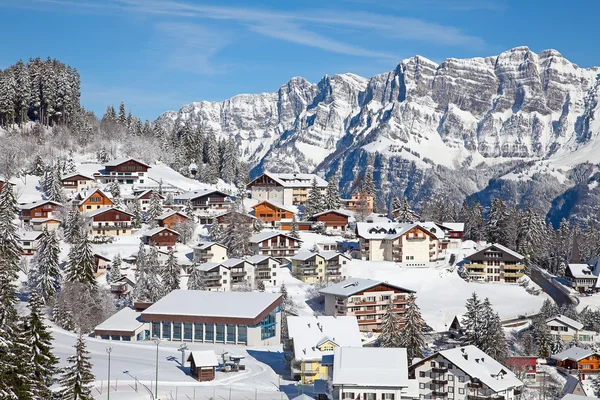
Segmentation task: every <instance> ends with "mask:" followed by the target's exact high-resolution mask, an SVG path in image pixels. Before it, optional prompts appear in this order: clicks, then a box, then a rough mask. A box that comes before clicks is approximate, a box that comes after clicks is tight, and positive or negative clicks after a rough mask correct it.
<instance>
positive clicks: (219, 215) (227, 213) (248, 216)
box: [215, 210, 258, 220]
mask: <svg viewBox="0 0 600 400" xmlns="http://www.w3.org/2000/svg"><path fill="white" fill-rule="evenodd" d="M232 212H233V213H236V214H239V215H241V216H243V217H246V218H249V219H256V220H257V219H258V218H256V217H255V216H254V215H250V214H244V213H241V212H239V211H236V210H227V211H225V212H222V213H219V214H216V215H215V218H219V217H224V216H226V215H229V214H231V213H232Z"/></svg>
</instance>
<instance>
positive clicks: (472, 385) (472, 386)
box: [467, 382, 481, 389]
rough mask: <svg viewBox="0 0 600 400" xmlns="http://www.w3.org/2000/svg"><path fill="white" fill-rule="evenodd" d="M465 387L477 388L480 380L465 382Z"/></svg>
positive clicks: (479, 385)
mask: <svg viewBox="0 0 600 400" xmlns="http://www.w3.org/2000/svg"><path fill="white" fill-rule="evenodd" d="M467 387H469V388H471V389H479V388H480V387H481V382H469V383H467Z"/></svg>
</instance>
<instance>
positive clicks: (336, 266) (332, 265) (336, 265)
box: [327, 264, 342, 269]
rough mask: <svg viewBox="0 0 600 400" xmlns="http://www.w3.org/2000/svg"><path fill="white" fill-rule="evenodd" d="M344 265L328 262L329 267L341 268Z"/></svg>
mask: <svg viewBox="0 0 600 400" xmlns="http://www.w3.org/2000/svg"><path fill="white" fill-rule="evenodd" d="M340 268H342V266H341V265H340V264H327V269H340Z"/></svg>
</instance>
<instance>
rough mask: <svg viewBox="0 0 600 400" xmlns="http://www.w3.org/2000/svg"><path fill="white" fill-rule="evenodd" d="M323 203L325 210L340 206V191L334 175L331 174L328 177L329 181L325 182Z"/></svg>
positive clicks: (335, 208)
mask: <svg viewBox="0 0 600 400" xmlns="http://www.w3.org/2000/svg"><path fill="white" fill-rule="evenodd" d="M324 203H325V209H326V210H338V209H339V208H340V207H341V202H340V191H339V188H338V183H337V179H336V178H335V175H331V176H330V177H329V181H328V182H327V189H326V190H325V200H324Z"/></svg>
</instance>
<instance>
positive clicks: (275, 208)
mask: <svg viewBox="0 0 600 400" xmlns="http://www.w3.org/2000/svg"><path fill="white" fill-rule="evenodd" d="M252 209H253V210H254V216H255V217H256V218H258V219H260V220H262V221H263V222H264V223H266V224H268V225H271V226H276V225H277V223H278V222H280V221H281V220H287V219H289V220H291V219H292V218H293V217H294V215H295V214H296V213H295V211H294V210H293V209H292V208H291V207H289V206H285V205H283V204H281V203H277V202H275V201H272V200H265V201H261V202H260V203H258V204H256V205H254V206H252Z"/></svg>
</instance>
